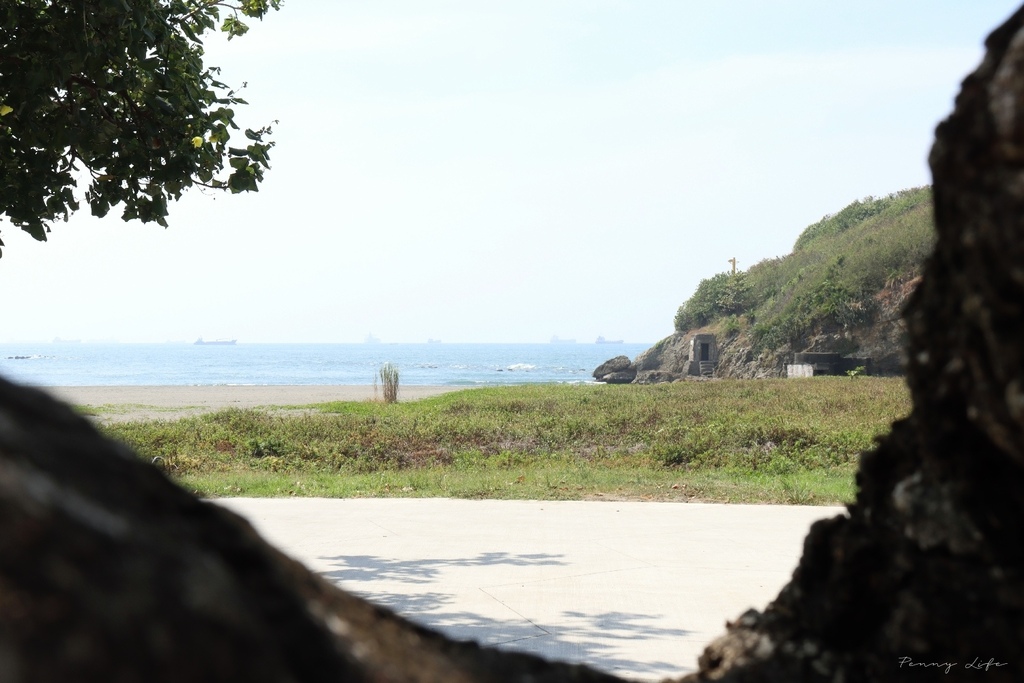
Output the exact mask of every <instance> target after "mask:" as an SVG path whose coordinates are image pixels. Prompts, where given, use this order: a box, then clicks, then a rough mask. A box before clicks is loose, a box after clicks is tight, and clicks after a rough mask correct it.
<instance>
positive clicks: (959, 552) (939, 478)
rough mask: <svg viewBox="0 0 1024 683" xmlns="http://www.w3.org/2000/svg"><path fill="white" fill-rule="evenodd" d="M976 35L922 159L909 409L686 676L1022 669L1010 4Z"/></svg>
mask: <svg viewBox="0 0 1024 683" xmlns="http://www.w3.org/2000/svg"><path fill="white" fill-rule="evenodd" d="M986 46H987V48H988V54H987V56H986V57H985V60H984V62H983V63H982V64H981V66H980V67H979V68H978V70H977V71H976V72H975V73H974V74H972V75H971V76H969V77H968V78H967V79H966V80H965V81H964V83H963V88H962V91H961V93H960V95H959V97H958V98H957V101H956V108H955V111H954V112H953V114H952V115H951V116H950V117H949V119H947V120H946V121H945V122H943V123H942V124H941V125H940V126H939V127H938V130H937V131H936V141H935V145H934V147H933V149H932V154H931V158H930V163H931V167H932V174H933V178H934V198H935V222H936V229H937V231H938V243H937V245H936V247H935V253H934V254H933V255H932V256H931V258H930V259H929V261H928V263H927V264H926V267H925V274H924V279H923V282H922V284H921V285H920V286H919V287H918V289H917V291H916V293H915V294H914V296H913V298H912V299H911V301H910V302H909V304H908V306H907V309H906V311H905V312H904V317H905V318H906V320H907V323H908V331H909V335H910V342H909V343H910V348H909V353H908V357H909V362H908V368H907V381H908V383H909V385H910V389H911V392H912V396H913V402H914V407H913V411H912V413H911V415H910V417H908V418H907V419H906V420H903V421H901V422H898V423H896V424H895V425H894V426H893V430H892V433H891V434H889V436H887V437H886V438H885V439H884V440H883V441H882V442H881V443H880V445H879V446H878V448H876V449H875V450H874V451H872V452H870V453H867V454H865V455H864V456H863V459H862V461H861V466H860V471H859V472H858V474H857V480H858V483H859V484H860V491H859V493H858V495H857V500H856V503H855V504H853V505H851V506H850V507H849V513H848V515H847V516H842V517H837V518H835V519H832V520H828V521H824V522H819V523H817V524H815V525H814V527H813V528H812V530H811V533H810V535H809V536H808V537H807V539H806V541H805V545H804V554H803V557H802V559H801V561H800V564H799V567H798V568H797V570H796V572H795V573H794V576H793V580H792V582H791V583H790V584H789V585H788V586H786V588H784V589H783V591H782V593H781V594H780V595H779V597H778V598H777V599H776V600H775V601H774V602H773V603H771V604H770V605H769V606H768V607H767V609H766V610H765V611H764V612H763V613H759V612H756V611H750V612H748V613H747V614H745V615H743V616H742V617H740V618H739V619H738V620H737V621H736V622H735V623H732V624H729V625H728V632H727V633H726V635H724V636H723V637H721V638H720V639H718V640H717V641H715V642H713V643H712V644H711V645H710V646H709V647H708V648H707V650H706V651H705V652H704V654H703V655H702V656H701V658H700V670H699V671H698V672H697V673H696V674H693V675H691V676H688V677H686V678H684V679H683V680H684V681H686V682H687V683H697V682H698V681H712V680H715V681H718V680H721V681H759V682H762V681H845V682H847V683H852V682H854V681H905V680H907V677H908V676H910V675H913V674H917V675H918V676H920V675H922V674H924V675H927V676H929V677H930V678H929V680H938V679H942V680H978V681H986V682H994V681H1024V10H1019V11H1018V12H1017V13H1016V14H1015V15H1014V16H1013V17H1012V18H1011V19H1010V20H1009V21H1008V22H1007V23H1006V24H1004V25H1003V26H1002V27H1001V28H999V29H997V30H996V31H995V32H994V33H993V34H992V35H991V36H990V37H989V39H988V41H987V42H986ZM947 672H948V678H943V676H945V675H947ZM940 673H941V674H942V675H941V676H940V675H939V674H940Z"/></svg>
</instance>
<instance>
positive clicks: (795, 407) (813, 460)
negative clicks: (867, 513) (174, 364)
mask: <svg viewBox="0 0 1024 683" xmlns="http://www.w3.org/2000/svg"><path fill="white" fill-rule="evenodd" d="M909 405H910V404H909V399H908V395H907V391H906V388H905V385H904V384H903V382H902V381H901V380H897V379H882V378H871V377H857V378H846V377H844V378H838V377H837V378H814V379H806V380H758V381H742V380H734V381H722V382H684V383H676V384H663V385H653V386H632V385H627V386H594V385H527V386H516V387H500V388H488V389H474V390H467V391H461V392H456V393H450V394H445V395H442V396H437V397H434V398H430V399H425V400H421V401H415V402H410V403H396V404H391V405H387V404H383V403H375V402H341V403H328V404H320V405H316V406H310V407H309V410H308V411H306V412H303V413H301V414H296V413H295V412H292V411H290V412H289V413H287V414H282V413H280V412H277V411H274V410H272V409H252V410H238V409H230V410H224V411H220V412H216V413H211V414H206V415H200V416H195V417H189V418H184V419H179V420H173V421H171V420H166V421H161V420H152V421H141V422H127V423H118V424H112V425H108V426H106V427H104V428H103V429H104V430H105V431H106V432H107V433H108V434H109V435H110V436H112V437H114V438H116V439H119V440H121V441H123V442H125V443H127V444H128V445H129V446H131V447H132V448H134V449H135V450H136V451H137V452H138V453H139V455H140V456H141V457H143V458H145V459H146V460H153V459H157V460H156V462H158V463H160V464H161V466H163V467H164V468H165V469H166V470H167V471H168V472H170V474H171V475H172V476H173V477H174V478H175V479H177V480H178V481H179V482H181V483H182V484H183V485H184V486H186V487H187V488H189V489H191V490H195V491H198V492H199V493H200V494H203V495H208V496H218V495H246V496H286V495H305V496H329V497H340V496H345V497H350V496H449V497H463V498H519V499H581V498H596V499H601V498H606V499H614V498H629V499H640V500H642V499H658V500H674V499H678V500H682V499H690V500H692V499H696V500H702V501H725V502H773V503H803V504H830V503H841V502H847V501H849V500H851V499H852V498H853V493H854V488H853V474H854V471H855V469H856V462H857V457H858V454H859V453H860V452H861V451H863V450H866V449H868V448H870V447H871V446H872V444H873V441H874V439H875V437H877V436H879V435H882V434H884V433H885V432H886V431H888V427H889V424H890V423H891V422H892V421H893V420H895V419H898V418H900V417H902V416H904V415H905V414H906V413H907V412H908V410H909ZM158 458H159V459H158Z"/></svg>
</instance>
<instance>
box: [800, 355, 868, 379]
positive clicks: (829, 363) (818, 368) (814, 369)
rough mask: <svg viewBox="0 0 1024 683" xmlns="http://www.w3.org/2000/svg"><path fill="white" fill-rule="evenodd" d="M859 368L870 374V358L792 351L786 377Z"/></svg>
mask: <svg viewBox="0 0 1024 683" xmlns="http://www.w3.org/2000/svg"><path fill="white" fill-rule="evenodd" d="M858 369H859V370H860V371H861V373H863V374H865V375H870V374H871V359H870V358H867V357H864V356H842V355H840V354H838V353H827V352H818V351H814V352H811V351H805V352H803V353H794V354H793V362H792V363H790V364H788V365H786V377H817V376H819V375H845V374H847V372H850V371H855V370H858Z"/></svg>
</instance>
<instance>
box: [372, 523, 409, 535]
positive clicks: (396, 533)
mask: <svg viewBox="0 0 1024 683" xmlns="http://www.w3.org/2000/svg"><path fill="white" fill-rule="evenodd" d="M367 521H368V522H369V523H370V524H372V525H374V526H375V527H377V528H378V529H383V530H384V531H386V532H388V533H389V534H391V535H392V536H401V535H402V534H400V533H398V532H397V531H392V530H391V529H389V528H387V527H386V526H384V525H383V524H381V523H380V522H375V521H373V520H372V519H369V520H367Z"/></svg>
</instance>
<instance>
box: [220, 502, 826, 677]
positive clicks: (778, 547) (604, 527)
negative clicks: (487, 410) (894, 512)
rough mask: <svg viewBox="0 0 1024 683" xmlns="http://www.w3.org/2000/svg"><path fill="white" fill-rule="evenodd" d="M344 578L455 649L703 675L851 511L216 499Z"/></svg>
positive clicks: (638, 673)
mask: <svg viewBox="0 0 1024 683" xmlns="http://www.w3.org/2000/svg"><path fill="white" fill-rule="evenodd" d="M217 502H219V503H221V504H223V505H225V506H226V507H228V508H230V509H232V510H234V511H235V512H238V513H239V514H241V515H243V516H245V517H247V518H248V519H249V520H250V521H251V522H252V523H253V524H254V525H255V526H256V528H257V529H258V530H259V531H260V532H261V533H262V534H263V535H264V536H265V537H266V538H267V539H268V540H270V541H271V542H272V543H274V544H276V545H277V546H278V547H279V548H281V549H283V550H284V551H285V552H287V553H288V554H290V555H292V556H293V557H295V558H297V559H299V560H301V561H302V562H304V563H305V564H306V565H307V566H308V567H310V568H311V569H313V570H314V571H317V572H319V573H321V574H322V575H324V576H325V577H327V578H328V579H330V580H332V581H335V582H336V583H338V584H339V585H340V586H341V587H342V588H344V589H346V590H348V591H351V592H354V593H357V594H359V595H362V596H365V597H367V598H369V599H370V600H373V601H375V602H377V603H379V604H383V605H387V606H388V607H390V608H392V609H394V610H395V611H396V612H398V613H400V614H402V615H404V616H406V617H408V618H409V619H412V620H413V621H416V622H418V623H420V624H423V625H426V626H429V627H432V628H435V629H437V630H440V631H442V632H443V633H445V634H447V635H449V636H451V637H453V638H459V639H466V640H476V641H479V642H481V643H483V644H486V645H493V646H497V647H500V648H507V649H512V650H521V651H526V652H531V653H534V654H539V655H542V656H544V657H548V658H553V659H560V660H564V661H571V662H586V663H587V664H590V665H591V666H593V667H595V668H598V669H602V670H605V671H608V672H611V673H614V674H617V675H619V676H624V677H627V678H634V679H648V680H650V679H660V678H663V677H666V676H678V675H682V674H685V673H689V672H691V671H693V670H694V669H695V667H696V661H697V656H698V655H699V654H700V652H701V651H702V650H703V648H704V646H705V645H706V644H707V643H708V642H709V641H710V640H711V639H713V638H715V637H717V636H718V635H720V634H721V633H723V632H724V625H725V621H726V620H727V619H735V618H736V617H737V616H739V615H740V614H741V613H742V612H743V611H744V610H746V609H747V608H749V607H757V608H763V607H764V606H765V605H766V604H767V603H768V602H769V601H770V600H771V599H773V598H774V597H775V596H776V595H777V594H778V592H779V589H781V588H782V586H783V585H784V584H785V583H786V582H787V581H788V580H789V577H790V575H791V574H792V571H793V569H794V568H795V567H796V563H797V560H798V559H799V557H800V552H801V549H802V542H803V538H804V536H805V535H806V533H807V530H808V528H809V526H810V524H811V523H812V522H813V521H815V520H818V519H823V518H827V517H832V516H835V515H837V514H843V513H844V510H843V508H836V507H831V508H829V507H797V506H782V505H705V504H694V503H690V504H686V503H636V502H564V501H558V502H555V501H467V500H447V499H409V498H405V499H355V500H352V499H345V500H337V499H315V498H300V499H295V498H290V499H253V498H236V499H224V500H219V501H217Z"/></svg>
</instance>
